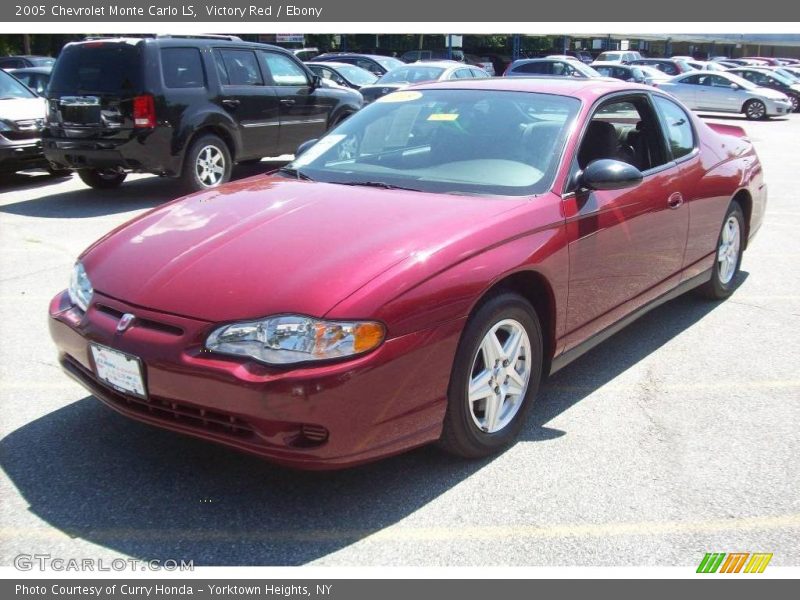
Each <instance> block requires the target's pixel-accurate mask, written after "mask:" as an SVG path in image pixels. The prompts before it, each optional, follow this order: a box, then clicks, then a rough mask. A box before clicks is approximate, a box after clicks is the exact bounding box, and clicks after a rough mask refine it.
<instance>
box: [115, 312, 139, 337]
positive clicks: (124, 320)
mask: <svg viewBox="0 0 800 600" xmlns="http://www.w3.org/2000/svg"><path fill="white" fill-rule="evenodd" d="M135 318H136V317H135V316H133V315H132V314H131V313H125V314H124V315H122V317H121V318H120V320H119V323H117V332H118V333H122V332H123V331H125V330H126V329H127V328H128V327H130V326H131V323H133V320H134V319H135Z"/></svg>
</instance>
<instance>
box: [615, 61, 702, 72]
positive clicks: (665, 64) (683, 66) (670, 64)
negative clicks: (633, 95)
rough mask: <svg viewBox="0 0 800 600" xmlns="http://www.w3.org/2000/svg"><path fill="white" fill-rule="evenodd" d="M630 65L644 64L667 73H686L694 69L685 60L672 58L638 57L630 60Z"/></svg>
mask: <svg viewBox="0 0 800 600" xmlns="http://www.w3.org/2000/svg"><path fill="white" fill-rule="evenodd" d="M630 64H632V65H645V66H648V67H653V68H655V69H658V70H659V71H664V73H666V74H667V75H673V76H674V75H680V74H681V73H688V72H689V71H694V69H692V67H690V66H689V65H688V64H687V63H686V62H685V61H682V60H675V59H672V58H639V59H637V60H633V61H631V63H630Z"/></svg>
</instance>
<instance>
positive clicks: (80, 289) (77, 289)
mask: <svg viewBox="0 0 800 600" xmlns="http://www.w3.org/2000/svg"><path fill="white" fill-rule="evenodd" d="M67 293H69V299H70V300H71V301H72V303H73V304H74V305H76V306H77V307H78V308H80V309H81V310H82V311H84V312H86V309H87V308H89V304H90V303H91V302H92V296H93V295H94V289H93V288H92V282H91V281H89V276H88V275H87V274H86V269H84V268H83V264H81V263H80V262H76V263H75V266H74V267H73V269H72V277H70V280H69V289H68V290H67Z"/></svg>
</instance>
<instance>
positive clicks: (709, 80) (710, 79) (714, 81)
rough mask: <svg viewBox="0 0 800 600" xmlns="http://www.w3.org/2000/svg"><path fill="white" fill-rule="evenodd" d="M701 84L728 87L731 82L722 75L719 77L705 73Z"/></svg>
mask: <svg viewBox="0 0 800 600" xmlns="http://www.w3.org/2000/svg"><path fill="white" fill-rule="evenodd" d="M703 85H710V86H713V87H721V88H729V87H731V82H730V81H728V80H727V79H725V78H724V77H720V76H719V75H706V76H705V78H704V79H703Z"/></svg>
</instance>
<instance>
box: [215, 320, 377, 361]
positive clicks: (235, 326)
mask: <svg viewBox="0 0 800 600" xmlns="http://www.w3.org/2000/svg"><path fill="white" fill-rule="evenodd" d="M385 334H386V329H385V328H384V326H383V325H382V324H381V323H377V322H374V321H323V320H320V319H314V318H312V317H306V316H303V315H277V316H274V317H267V318H265V319H259V320H257V321H242V322H239V323H231V324H229V325H223V326H222V327H219V328H217V329H215V330H214V331H212V332H211V334H210V335H209V336H208V339H206V348H207V349H208V350H210V351H211V352H219V353H220V354H230V355H233V356H247V357H250V358H252V359H255V360H257V361H259V362H263V363H267V364H275V365H289V364H294V363H301V362H308V361H320V360H331V359H336V358H345V357H348V356H356V355H359V354H363V353H364V352H369V351H370V350H373V349H375V348H377V347H378V346H379V345H380V344H381V342H383V338H384V336H385Z"/></svg>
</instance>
